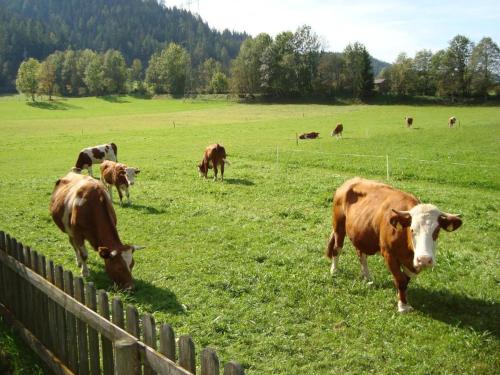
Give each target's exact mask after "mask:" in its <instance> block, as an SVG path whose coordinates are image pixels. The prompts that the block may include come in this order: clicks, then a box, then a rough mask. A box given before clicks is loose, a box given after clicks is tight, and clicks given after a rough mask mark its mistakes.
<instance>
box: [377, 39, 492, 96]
mask: <svg viewBox="0 0 500 375" xmlns="http://www.w3.org/2000/svg"><path fill="white" fill-rule="evenodd" d="M380 78H381V86H380V92H381V93H385V94H392V95H399V96H414V95H430V96H439V97H447V98H467V97H487V96H488V94H489V93H490V92H491V91H496V93H497V94H500V87H499V83H500V49H499V47H498V45H497V44H496V43H495V42H494V41H493V40H492V39H491V38H489V37H484V38H482V39H481V40H480V41H479V42H478V43H477V44H474V43H473V42H472V41H471V40H470V39H469V38H467V37H466V36H463V35H457V36H455V37H454V38H453V39H452V40H451V41H450V42H449V45H448V48H446V49H443V50H439V51H437V52H436V53H432V52H431V51H430V50H427V49H424V50H421V51H418V52H417V53H416V54H415V56H414V57H413V58H411V57H408V56H407V55H406V54H405V53H401V54H400V55H399V56H398V57H397V59H396V61H395V62H394V63H393V64H392V65H391V66H390V67H387V68H385V69H384V70H383V71H382V72H381V74H380ZM382 80H383V82H382Z"/></svg>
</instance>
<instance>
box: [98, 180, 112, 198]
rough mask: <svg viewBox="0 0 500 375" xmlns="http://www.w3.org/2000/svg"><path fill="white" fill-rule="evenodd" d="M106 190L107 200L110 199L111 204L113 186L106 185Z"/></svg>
mask: <svg viewBox="0 0 500 375" xmlns="http://www.w3.org/2000/svg"><path fill="white" fill-rule="evenodd" d="M101 181H102V180H101ZM106 188H107V189H108V193H109V198H110V199H111V202H113V185H108V184H106Z"/></svg>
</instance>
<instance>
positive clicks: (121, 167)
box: [101, 160, 141, 204]
mask: <svg viewBox="0 0 500 375" xmlns="http://www.w3.org/2000/svg"><path fill="white" fill-rule="evenodd" d="M140 172H141V170H140V169H139V168H133V167H128V166H126V165H125V164H122V163H116V162H114V161H111V160H105V161H103V162H102V163H101V182H102V183H103V184H104V186H106V188H107V189H108V192H109V196H110V197H111V200H113V194H112V191H113V186H115V187H116V190H118V196H119V197H120V204H123V194H122V191H124V192H125V195H126V196H127V202H128V203H129V204H130V194H129V191H128V188H129V186H131V185H133V184H134V182H135V176H137V175H138V174H139V173H140Z"/></svg>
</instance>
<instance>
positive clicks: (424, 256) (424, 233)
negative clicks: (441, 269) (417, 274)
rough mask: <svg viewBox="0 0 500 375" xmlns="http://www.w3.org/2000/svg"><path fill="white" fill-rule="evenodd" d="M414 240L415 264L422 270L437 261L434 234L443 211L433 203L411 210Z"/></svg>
mask: <svg viewBox="0 0 500 375" xmlns="http://www.w3.org/2000/svg"><path fill="white" fill-rule="evenodd" d="M409 213H410V215H411V232H412V242H413V251H414V253H415V254H414V256H413V266H414V267H415V269H417V271H418V270H420V269H422V268H424V267H428V266H433V265H434V264H435V262H436V241H434V239H433V238H432V234H433V233H434V231H435V230H436V228H437V227H438V226H439V223H438V217H439V216H440V215H441V211H440V210H439V209H438V208H437V207H436V206H434V205H432V204H419V205H417V206H415V207H413V208H412V209H411V210H410V211H409Z"/></svg>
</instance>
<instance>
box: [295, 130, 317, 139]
mask: <svg viewBox="0 0 500 375" xmlns="http://www.w3.org/2000/svg"><path fill="white" fill-rule="evenodd" d="M318 137H319V133H316V132H310V133H303V134H301V135H299V138H300V139H315V138H318Z"/></svg>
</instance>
